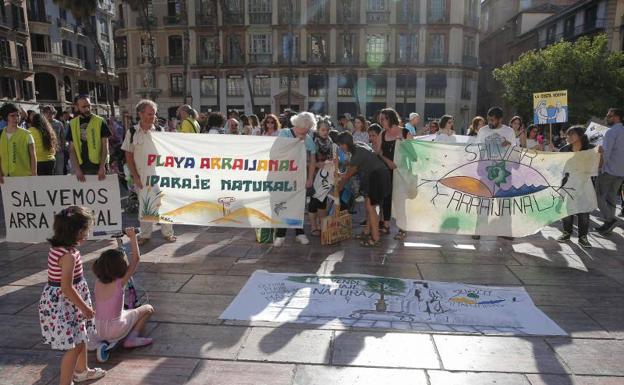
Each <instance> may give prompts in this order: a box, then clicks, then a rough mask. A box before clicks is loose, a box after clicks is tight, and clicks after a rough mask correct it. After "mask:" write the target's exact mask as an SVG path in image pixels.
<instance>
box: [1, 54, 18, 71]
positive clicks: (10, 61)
mask: <svg viewBox="0 0 624 385" xmlns="http://www.w3.org/2000/svg"><path fill="white" fill-rule="evenodd" d="M0 68H5V69H17V68H19V66H18V65H17V58H16V57H11V56H0Z"/></svg>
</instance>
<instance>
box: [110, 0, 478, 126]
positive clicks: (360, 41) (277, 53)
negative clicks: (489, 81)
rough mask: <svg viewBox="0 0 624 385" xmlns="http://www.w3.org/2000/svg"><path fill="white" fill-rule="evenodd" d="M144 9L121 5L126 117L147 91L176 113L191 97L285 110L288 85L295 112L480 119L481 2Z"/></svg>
mask: <svg viewBox="0 0 624 385" xmlns="http://www.w3.org/2000/svg"><path fill="white" fill-rule="evenodd" d="M148 4H149V5H148V18H147V19H146V18H145V17H144V16H143V17H142V16H141V15H139V14H138V13H136V12H132V11H131V10H130V8H129V6H128V5H126V3H124V2H119V3H118V7H119V11H118V16H119V17H118V20H117V22H116V24H117V27H118V28H117V30H116V33H115V38H116V52H115V56H116V61H117V67H118V71H119V85H120V96H121V99H120V103H121V105H122V106H123V109H124V110H126V111H129V112H131V111H132V107H133V105H134V104H135V103H136V102H137V101H138V100H139V99H140V98H142V97H146V96H153V97H155V98H156V101H157V102H158V103H159V105H160V107H161V114H162V115H165V114H166V113H165V112H162V111H167V112H168V113H169V115H170V116H172V115H174V114H175V108H176V107H177V106H179V105H180V104H181V103H183V102H184V101H185V100H186V101H187V102H189V103H190V104H192V105H193V107H195V108H196V109H197V110H200V111H203V112H209V111H217V110H220V111H225V110H232V109H236V110H239V111H244V112H245V113H251V112H255V113H261V112H279V111H283V110H284V109H285V108H287V107H288V106H289V105H288V101H289V91H288V83H289V78H290V84H291V87H290V89H291V90H290V105H291V107H292V108H294V109H296V110H299V111H301V110H310V111H314V112H316V113H319V114H329V115H331V116H334V117H335V116H337V115H338V114H343V113H350V114H351V115H356V114H358V113H361V114H364V115H367V116H371V115H372V114H373V113H374V112H375V111H377V110H379V109H380V108H383V107H385V106H394V107H396V109H397V110H398V111H399V113H401V114H403V115H406V114H408V113H410V112H413V111H417V112H419V113H421V115H424V116H425V117H426V118H437V117H440V116H441V115H442V114H444V113H450V114H453V115H455V116H456V120H457V121H458V123H459V124H465V123H466V122H467V121H468V120H469V119H470V118H471V117H472V115H473V114H474V112H475V107H476V89H477V69H478V59H477V58H478V46H479V29H478V26H479V7H480V0H400V1H390V0H218V1H217V0H187V1H186V2H183V1H180V0H152V1H151V2H149V3H148ZM186 15H188V17H187V16H186ZM146 27H147V28H146ZM148 29H149V32H148ZM291 32H292V33H291ZM150 35H151V42H152V44H150V39H149V36H150ZM291 37H292V38H291ZM185 46H188V50H185V48H184V47H185ZM151 52H153V58H150V53H151ZM185 63H188V66H185ZM185 74H187V76H185ZM289 74H291V76H290V77H289ZM185 82H186V84H185ZM185 90H186V94H185ZM252 100H253V107H252Z"/></svg>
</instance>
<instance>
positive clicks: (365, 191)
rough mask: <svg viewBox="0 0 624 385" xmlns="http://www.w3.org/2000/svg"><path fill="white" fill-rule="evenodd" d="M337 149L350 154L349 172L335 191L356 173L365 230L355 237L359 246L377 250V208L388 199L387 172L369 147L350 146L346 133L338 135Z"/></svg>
mask: <svg viewBox="0 0 624 385" xmlns="http://www.w3.org/2000/svg"><path fill="white" fill-rule="evenodd" d="M338 145H339V146H340V147H341V148H342V150H343V151H346V152H349V153H350V154H351V159H350V161H349V169H348V170H347V172H346V173H345V174H344V175H343V176H342V177H341V178H340V181H339V183H338V186H339V187H338V188H339V189H340V186H344V185H345V184H346V183H347V182H348V181H349V179H350V178H351V177H353V176H354V175H356V174H358V173H359V175H360V177H361V180H360V193H362V195H364V204H365V207H366V219H367V226H366V230H364V232H363V233H362V234H361V235H360V236H359V237H360V238H361V239H362V242H361V243H360V245H362V246H363V247H378V246H379V245H380V244H381V242H380V236H379V216H378V215H377V207H378V206H381V205H382V204H383V203H384V202H385V201H386V200H390V199H391V198H390V196H391V191H390V188H391V186H392V181H391V178H390V170H389V168H388V167H387V166H386V165H385V164H384V162H383V161H382V160H381V159H379V157H378V156H377V155H376V154H375V153H374V152H373V150H372V149H371V148H370V147H369V146H367V145H365V144H363V143H353V136H352V135H351V133H350V132H342V133H340V134H339V135H338Z"/></svg>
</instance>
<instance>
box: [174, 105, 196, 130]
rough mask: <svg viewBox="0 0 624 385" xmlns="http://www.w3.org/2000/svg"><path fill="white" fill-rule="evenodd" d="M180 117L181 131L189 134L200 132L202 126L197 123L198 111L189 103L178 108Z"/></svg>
mask: <svg viewBox="0 0 624 385" xmlns="http://www.w3.org/2000/svg"><path fill="white" fill-rule="evenodd" d="M178 117H179V118H180V121H181V122H182V123H180V132H184V133H187V134H199V132H200V130H201V128H200V127H199V123H197V111H195V110H194V109H193V107H191V106H189V105H188V104H184V105H182V106H180V108H178Z"/></svg>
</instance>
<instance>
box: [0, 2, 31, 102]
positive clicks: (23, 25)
mask: <svg viewBox="0 0 624 385" xmlns="http://www.w3.org/2000/svg"><path fill="white" fill-rule="evenodd" d="M26 15H27V9H26V3H25V2H19V1H5V0H2V3H1V4H0V103H2V102H4V101H8V100H11V101H16V102H18V103H19V104H20V105H21V107H22V108H24V110H28V109H32V108H34V106H35V105H36V102H35V91H34V70H33V61H32V55H31V47H30V35H29V32H28V23H27V19H26Z"/></svg>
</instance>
